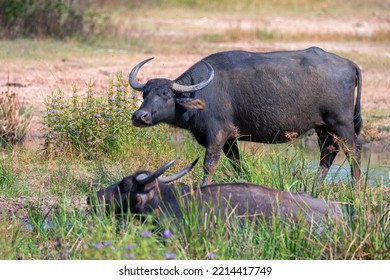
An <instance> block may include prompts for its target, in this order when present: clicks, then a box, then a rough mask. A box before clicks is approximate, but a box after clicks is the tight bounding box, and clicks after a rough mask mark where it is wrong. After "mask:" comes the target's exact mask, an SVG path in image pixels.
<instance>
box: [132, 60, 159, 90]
mask: <svg viewBox="0 0 390 280" xmlns="http://www.w3.org/2000/svg"><path fill="white" fill-rule="evenodd" d="M153 58H154V57H151V58H148V59H145V60H143V61H141V62H140V63H138V64H137V65H136V66H135V67H134V68H133V70H131V72H130V75H129V84H130V86H131V87H132V88H133V89H135V90H142V88H143V87H144V85H145V84H140V83H139V82H138V81H137V73H138V70H139V69H140V68H141V67H142V66H143V65H144V64H145V63H147V62H149V61H150V60H152V59H153Z"/></svg>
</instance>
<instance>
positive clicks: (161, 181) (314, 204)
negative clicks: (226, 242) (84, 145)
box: [89, 160, 346, 225]
mask: <svg viewBox="0 0 390 280" xmlns="http://www.w3.org/2000/svg"><path fill="white" fill-rule="evenodd" d="M173 162H174V160H172V161H170V162H168V163H167V164H165V165H164V166H162V167H160V168H159V169H158V170H157V171H155V172H149V171H137V172H135V173H133V174H132V175H130V176H127V177H125V178H123V179H122V180H121V181H120V182H117V183H114V184H113V185H111V186H110V187H107V188H105V189H102V190H99V191H98V192H97V201H98V204H99V205H102V206H103V207H106V209H107V210H108V211H110V210H111V211H114V212H115V213H117V214H121V213H125V214H126V213H128V212H130V213H136V214H145V213H153V212H155V213H156V214H158V215H164V216H167V217H169V218H174V219H179V220H180V219H181V218H182V210H183V206H184V207H188V205H189V201H191V199H192V200H193V201H195V202H196V203H198V206H199V207H198V209H199V210H200V211H202V210H204V211H205V213H211V214H213V215H222V217H223V218H228V217H229V216H231V214H234V216H236V217H247V218H251V219H253V218H260V219H264V220H266V221H270V220H271V219H272V218H273V217H275V216H278V217H280V218H281V219H282V220H286V221H297V220H298V219H299V218H300V217H303V218H304V219H305V220H307V221H310V222H315V223H316V224H317V225H323V223H322V221H325V222H326V220H323V219H327V218H330V219H331V220H332V221H343V222H344V218H346V217H345V216H344V213H346V211H344V210H345V209H343V208H344V207H343V205H342V204H341V203H339V202H335V201H325V200H322V199H320V198H313V197H311V196H310V195H308V194H307V193H290V192H283V191H279V190H275V189H271V188H267V187H264V186H260V185H255V184H250V183H225V184H214V185H208V186H204V187H198V188H195V189H194V190H193V191H191V189H190V188H189V187H184V186H182V187H180V189H178V188H177V187H175V186H173V185H170V184H168V183H166V182H172V181H174V180H176V179H178V178H180V177H182V176H183V175H184V174H186V173H187V172H189V171H190V170H191V169H192V167H193V166H194V165H195V164H196V162H197V160H195V161H194V162H193V163H191V164H189V165H188V166H186V167H185V168H184V169H183V170H182V171H180V172H179V173H177V174H175V175H173V176H170V177H164V176H162V174H163V173H164V172H165V171H166V170H167V169H168V168H169V166H171V165H172V164H173ZM89 204H92V203H91V201H90V200H89ZM344 206H345V205H344ZM210 210H211V211H213V212H210ZM185 212H187V211H185ZM203 216H204V215H203V214H202V213H199V217H200V218H202V217H203Z"/></svg>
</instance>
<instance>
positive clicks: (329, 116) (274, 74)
mask: <svg viewBox="0 0 390 280" xmlns="http://www.w3.org/2000/svg"><path fill="white" fill-rule="evenodd" d="M150 60H151V58H150V59H146V60H144V61H142V62H140V63H139V64H137V65H136V66H135V67H134V68H133V69H132V71H131V73H130V75H129V84H130V85H131V87H132V88H133V89H135V90H138V91H142V93H143V99H144V101H143V103H142V105H141V106H140V108H139V109H138V110H137V111H136V112H135V113H134V115H133V117H132V120H133V124H134V125H135V126H140V127H144V126H152V125H155V124H158V123H168V124H170V125H173V126H175V127H180V128H184V129H187V130H189V131H191V133H192V134H193V135H194V137H195V139H196V140H197V141H198V142H199V144H201V145H202V146H204V147H205V148H206V155H205V158H204V172H205V176H204V178H203V184H204V185H205V184H210V182H211V179H210V178H208V174H209V173H212V172H213V171H214V170H215V168H216V165H217V163H218V160H219V157H220V153H221V150H223V151H224V153H225V155H226V156H227V157H228V158H229V159H230V160H231V161H232V162H233V165H234V166H235V167H236V168H237V167H238V166H240V164H239V160H240V156H239V150H238V146H237V142H236V141H235V140H236V139H238V140H246V141H254V142H261V143H282V142H287V141H290V140H291V139H292V138H295V137H298V136H299V135H301V134H303V133H305V132H306V131H308V130H309V129H312V128H314V129H315V131H316V133H317V135H318V142H319V146H320V150H321V157H320V168H319V177H320V178H322V179H323V178H325V176H326V174H327V172H328V170H329V168H330V166H331V164H332V162H333V160H334V158H335V157H336V155H337V153H338V151H339V148H340V146H342V148H344V151H345V152H346V154H347V155H348V158H349V159H350V163H351V171H352V175H353V178H354V181H355V182H358V181H359V179H360V147H359V145H358V144H357V142H356V140H357V136H358V135H359V132H360V130H361V127H362V118H361V112H360V99H361V87H362V75H361V71H360V69H359V67H358V66H357V65H356V64H355V63H353V62H351V61H349V60H347V59H344V58H342V57H340V56H337V55H335V54H332V53H328V52H325V51H323V50H322V49H320V48H317V47H311V48H309V49H306V50H300V51H278V52H268V53H253V52H245V51H226V52H219V53H215V54H212V55H210V56H208V57H206V58H204V59H203V60H201V61H199V62H197V63H196V64H194V65H193V66H192V67H190V68H189V69H188V70H187V71H186V72H184V73H183V74H182V75H181V76H180V77H178V78H177V79H175V80H173V81H172V80H168V79H151V80H149V81H148V82H147V83H146V84H141V83H139V82H138V81H137V73H138V71H139V69H140V68H141V67H142V66H143V65H144V64H145V63H147V62H148V61H150ZM355 87H357V97H356V101H354V100H355V98H354V93H355ZM354 103H355V105H354Z"/></svg>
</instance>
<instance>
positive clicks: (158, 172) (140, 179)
mask: <svg viewBox="0 0 390 280" xmlns="http://www.w3.org/2000/svg"><path fill="white" fill-rule="evenodd" d="M176 160H177V158H174V159H172V160H171V161H169V162H168V163H166V164H164V165H163V166H161V167H160V168H159V169H157V170H156V171H154V172H153V173H151V174H149V175H146V174H145V173H142V174H140V175H138V176H137V177H135V180H136V181H137V182H138V183H140V184H142V185H145V184H147V183H150V182H152V181H153V180H155V179H157V178H158V177H160V176H161V174H163V173H164V172H165V171H166V170H167V169H168V168H169V167H170V166H171V165H172V164H173V163H174V162H175V161H176Z"/></svg>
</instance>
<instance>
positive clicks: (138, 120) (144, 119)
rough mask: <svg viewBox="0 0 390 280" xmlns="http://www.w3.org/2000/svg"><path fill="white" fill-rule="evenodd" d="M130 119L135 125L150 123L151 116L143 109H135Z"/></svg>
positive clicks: (148, 124)
mask: <svg viewBox="0 0 390 280" xmlns="http://www.w3.org/2000/svg"><path fill="white" fill-rule="evenodd" d="M131 120H132V122H133V125H135V126H150V125H152V117H151V115H150V113H149V112H147V111H145V110H138V111H135V112H134V114H133V117H132V119H131Z"/></svg>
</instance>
